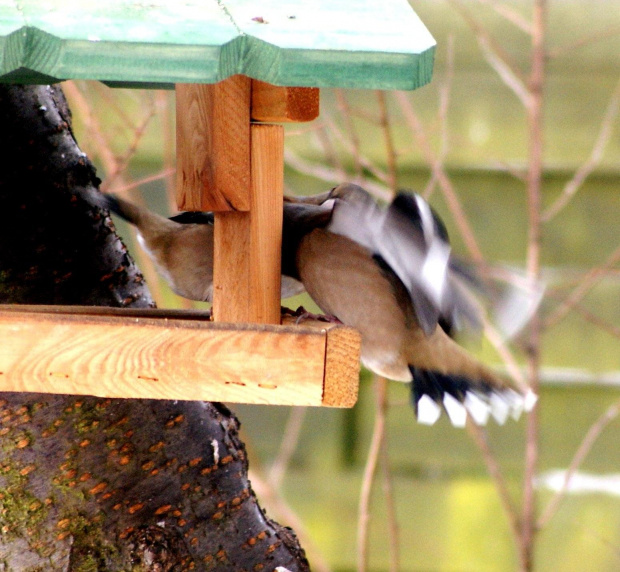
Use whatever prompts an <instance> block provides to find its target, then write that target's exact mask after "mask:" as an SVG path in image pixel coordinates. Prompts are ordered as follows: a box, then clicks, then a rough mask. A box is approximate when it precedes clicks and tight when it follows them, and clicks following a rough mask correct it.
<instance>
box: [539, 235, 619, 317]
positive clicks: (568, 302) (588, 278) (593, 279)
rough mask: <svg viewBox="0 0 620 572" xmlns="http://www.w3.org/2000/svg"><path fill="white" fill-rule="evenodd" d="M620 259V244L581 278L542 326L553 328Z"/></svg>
mask: <svg viewBox="0 0 620 572" xmlns="http://www.w3.org/2000/svg"><path fill="white" fill-rule="evenodd" d="M619 261H620V246H618V247H617V248H616V249H615V250H614V251H613V252H612V253H611V254H610V255H609V256H608V257H607V260H605V262H604V263H603V264H602V265H601V266H598V267H596V268H592V269H591V270H590V271H589V272H587V273H586V274H585V276H584V277H583V278H582V279H581V281H580V282H579V284H578V285H577V287H576V288H574V289H573V291H572V292H571V293H570V294H569V295H568V296H567V297H566V298H565V299H564V301H563V302H562V303H561V304H560V305H559V306H558V307H557V308H556V310H555V311H554V312H553V313H552V314H551V315H550V316H547V318H546V319H545V321H544V322H543V323H542V326H544V327H545V328H552V327H553V326H555V325H556V324H557V323H558V322H559V321H560V320H562V319H563V318H564V317H565V316H566V315H567V314H568V313H569V312H570V311H571V310H572V309H573V308H574V307H575V305H576V304H578V303H579V302H580V301H581V300H582V299H583V298H584V296H586V294H587V293H588V292H590V290H591V289H592V288H593V287H594V286H596V284H597V283H598V282H599V281H600V280H601V279H602V278H604V277H605V276H606V273H607V272H608V271H609V269H610V268H611V267H612V266H614V265H615V264H616V263H618V262H619Z"/></svg>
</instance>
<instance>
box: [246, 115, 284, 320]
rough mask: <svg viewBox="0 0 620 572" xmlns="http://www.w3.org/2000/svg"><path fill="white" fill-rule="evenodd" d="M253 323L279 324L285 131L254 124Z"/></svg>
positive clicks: (251, 318) (250, 318)
mask: <svg viewBox="0 0 620 572" xmlns="http://www.w3.org/2000/svg"><path fill="white" fill-rule="evenodd" d="M251 135H252V143H251V165H252V196H251V199H252V200H251V210H250V272H249V277H250V310H249V320H248V321H250V322H257V323H262V324H279V323H280V281H281V272H282V271H281V266H282V265H281V257H282V254H281V253H282V209H283V197H284V129H283V127H282V126H281V125H256V124H255V125H252V128H251Z"/></svg>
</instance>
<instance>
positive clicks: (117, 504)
mask: <svg viewBox="0 0 620 572" xmlns="http://www.w3.org/2000/svg"><path fill="white" fill-rule="evenodd" d="M122 506H123V504H122V503H120V502H117V503H116V504H115V505H114V506H113V507H112V510H119V509H120V508H121V507H122Z"/></svg>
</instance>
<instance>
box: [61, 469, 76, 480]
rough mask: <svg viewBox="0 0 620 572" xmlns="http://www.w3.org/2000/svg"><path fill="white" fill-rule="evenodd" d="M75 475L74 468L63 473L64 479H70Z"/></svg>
mask: <svg viewBox="0 0 620 572" xmlns="http://www.w3.org/2000/svg"><path fill="white" fill-rule="evenodd" d="M76 475H77V470H76V469H69V470H68V471H67V472H66V473H65V474H64V477H65V479H72V478H74V477H75V476H76Z"/></svg>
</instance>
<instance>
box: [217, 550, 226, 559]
mask: <svg viewBox="0 0 620 572" xmlns="http://www.w3.org/2000/svg"><path fill="white" fill-rule="evenodd" d="M215 557H216V558H217V559H218V560H226V559H227V558H228V555H227V554H226V550H218V551H217V552H216V554H215Z"/></svg>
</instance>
